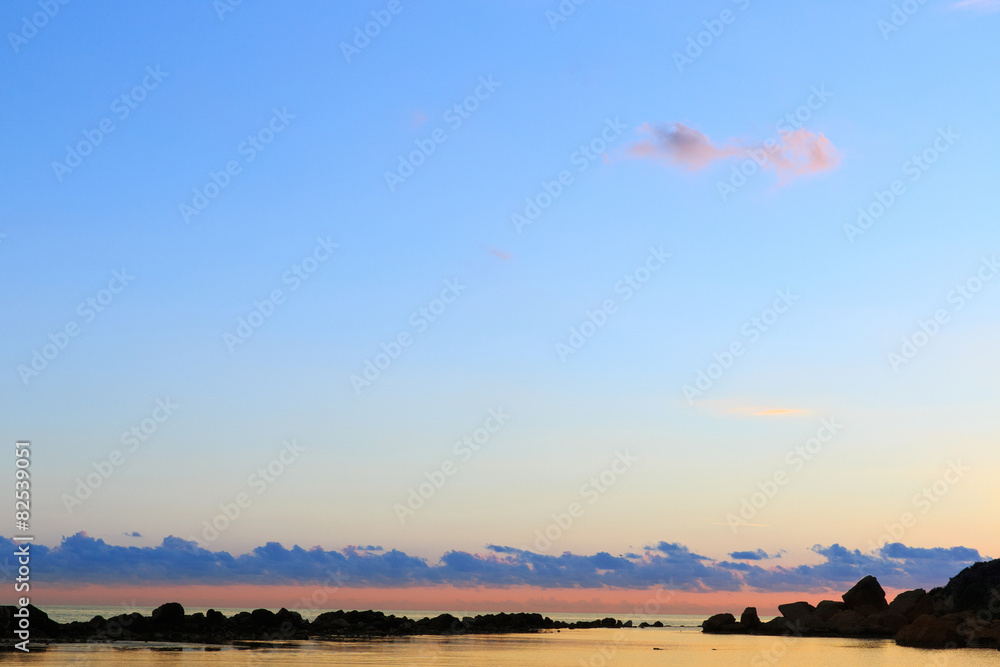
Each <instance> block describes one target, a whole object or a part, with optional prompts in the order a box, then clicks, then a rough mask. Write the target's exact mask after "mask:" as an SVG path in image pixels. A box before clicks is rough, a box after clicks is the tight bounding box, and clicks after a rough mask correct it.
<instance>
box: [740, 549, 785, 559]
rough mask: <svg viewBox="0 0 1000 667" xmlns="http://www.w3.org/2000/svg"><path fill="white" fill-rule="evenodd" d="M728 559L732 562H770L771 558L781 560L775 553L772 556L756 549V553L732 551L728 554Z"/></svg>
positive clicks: (779, 555)
mask: <svg viewBox="0 0 1000 667" xmlns="http://www.w3.org/2000/svg"><path fill="white" fill-rule="evenodd" d="M729 557H730V558H732V559H733V560H770V559H771V558H781V554H780V553H776V554H774V555H773V556H772V555H771V554H769V553H767V552H766V551H764V550H763V549H757V550H756V551H734V552H732V553H731V554H729Z"/></svg>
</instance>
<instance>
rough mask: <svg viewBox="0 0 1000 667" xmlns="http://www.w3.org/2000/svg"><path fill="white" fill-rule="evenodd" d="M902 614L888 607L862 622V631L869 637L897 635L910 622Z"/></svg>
mask: <svg viewBox="0 0 1000 667" xmlns="http://www.w3.org/2000/svg"><path fill="white" fill-rule="evenodd" d="M909 622H910V621H909V620H907V618H906V617H905V616H903V615H902V614H897V613H896V612H894V611H891V610H889V609H886V610H885V611H880V612H876V613H874V614H872V615H871V616H869V617H867V618H866V619H865V620H864V621H862V622H861V631H862V633H863V634H865V635H867V636H869V637H886V638H889V637H895V636H896V633H897V632H899V631H900V629H902V628H903V626H905V625H907V624H909Z"/></svg>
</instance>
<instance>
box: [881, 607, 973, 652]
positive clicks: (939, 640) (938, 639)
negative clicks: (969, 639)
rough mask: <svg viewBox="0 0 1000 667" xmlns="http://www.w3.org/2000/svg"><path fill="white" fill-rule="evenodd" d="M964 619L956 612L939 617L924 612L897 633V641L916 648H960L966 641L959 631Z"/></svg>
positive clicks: (902, 644) (901, 644)
mask: <svg viewBox="0 0 1000 667" xmlns="http://www.w3.org/2000/svg"><path fill="white" fill-rule="evenodd" d="M963 620H964V618H963V617H959V616H958V615H956V614H949V615H948V616H944V617H941V618H938V617H937V616H931V615H930V614H924V615H923V616H921V617H920V618H918V619H917V620H915V621H913V623H910V624H909V625H907V626H905V627H903V628H901V629H900V630H899V632H897V633H896V643H897V644H899V645H900V646H912V647H914V648H960V647H962V646H965V641H964V640H963V639H962V637H961V636H960V635H959V633H958V625H959V623H961V622H962V621H963Z"/></svg>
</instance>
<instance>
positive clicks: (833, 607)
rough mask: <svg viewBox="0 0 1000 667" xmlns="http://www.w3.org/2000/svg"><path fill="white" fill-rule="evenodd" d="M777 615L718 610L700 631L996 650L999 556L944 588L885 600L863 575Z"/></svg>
mask: <svg viewBox="0 0 1000 667" xmlns="http://www.w3.org/2000/svg"><path fill="white" fill-rule="evenodd" d="M778 611H779V612H780V613H781V616H778V617H776V618H773V619H771V620H770V621H767V622H766V623H762V622H761V620H760V618H759V617H758V616H757V610H756V608H754V607H747V608H746V609H745V610H744V612H743V614H742V615H741V616H740V620H738V621H737V620H736V617H735V616H733V615H732V614H728V613H727V614H716V615H715V616H712V617H711V618H709V619H707V620H706V621H704V622H703V623H702V632H705V633H711V634H751V635H776V636H795V637H869V638H884V639H895V641H896V643H897V644H899V645H900V646H911V647H915V648H938V649H940V648H992V649H1000V560H993V561H989V562H985V563H976V564H975V565H972V566H970V567H967V568H965V569H964V570H962V571H961V572H959V573H958V574H957V575H955V576H954V577H952V578H951V580H950V581H949V582H948V584H947V585H946V586H943V587H940V588H935V589H932V590H931V591H930V592H928V591H925V590H924V589H922V588H918V589H916V590H912V591H906V592H903V593H900V594H899V595H897V596H896V597H895V598H894V599H893V600H892V602H888V601H887V600H886V596H885V591H884V590H883V589H882V586H881V585H880V584H879V582H878V580H877V579H876V578H875V577H873V576H870V575H869V576H867V577H864V578H863V579H861V581H859V582H858V583H857V584H855V585H854V586H853V587H852V588H851V590H849V591H847V592H846V593H844V594H843V596H842V600H823V601H822V602H820V603H819V604H817V605H816V606H813V605H812V604H810V603H808V602H801V601H800V602H791V603H788V604H783V605H778Z"/></svg>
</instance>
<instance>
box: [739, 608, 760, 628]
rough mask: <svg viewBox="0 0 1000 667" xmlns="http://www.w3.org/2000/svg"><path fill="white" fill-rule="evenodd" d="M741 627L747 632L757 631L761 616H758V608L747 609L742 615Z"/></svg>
mask: <svg viewBox="0 0 1000 667" xmlns="http://www.w3.org/2000/svg"><path fill="white" fill-rule="evenodd" d="M740 625H742V626H743V627H745V628H746V629H747V630H756V629H757V628H759V627H760V616H758V615H757V607H747V608H746V609H744V610H743V614H741V615H740Z"/></svg>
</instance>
